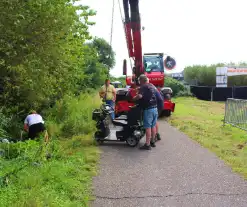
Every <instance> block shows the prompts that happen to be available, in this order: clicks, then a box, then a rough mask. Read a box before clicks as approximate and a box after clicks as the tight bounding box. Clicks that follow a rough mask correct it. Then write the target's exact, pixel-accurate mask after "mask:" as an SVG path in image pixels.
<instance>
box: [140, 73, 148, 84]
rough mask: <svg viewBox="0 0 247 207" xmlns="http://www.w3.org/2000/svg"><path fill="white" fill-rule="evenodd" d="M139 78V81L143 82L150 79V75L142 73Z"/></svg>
mask: <svg viewBox="0 0 247 207" xmlns="http://www.w3.org/2000/svg"><path fill="white" fill-rule="evenodd" d="M138 79H139V81H143V82H147V81H148V77H147V76H146V75H144V74H141V75H140V76H139V78H138Z"/></svg>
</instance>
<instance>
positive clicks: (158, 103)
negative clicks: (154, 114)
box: [148, 79, 164, 141]
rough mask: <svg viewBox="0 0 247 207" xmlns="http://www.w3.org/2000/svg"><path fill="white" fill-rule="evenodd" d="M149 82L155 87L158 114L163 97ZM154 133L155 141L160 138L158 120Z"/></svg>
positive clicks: (162, 105)
mask: <svg viewBox="0 0 247 207" xmlns="http://www.w3.org/2000/svg"><path fill="white" fill-rule="evenodd" d="M148 83H149V79H148ZM149 84H151V85H152V86H153V87H154V88H155V97H156V101H157V109H158V115H159V113H160V112H161V111H163V109H164V99H163V97H162V95H161V94H160V91H159V90H158V89H157V88H156V87H155V86H154V85H153V84H152V83H149ZM155 127H156V135H155V141H159V140H161V137H160V134H159V126H158V122H156V126H155Z"/></svg>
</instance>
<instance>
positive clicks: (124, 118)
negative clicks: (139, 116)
mask: <svg viewBox="0 0 247 207" xmlns="http://www.w3.org/2000/svg"><path fill="white" fill-rule="evenodd" d="M127 119H128V118H127V115H121V116H119V117H117V118H115V120H127Z"/></svg>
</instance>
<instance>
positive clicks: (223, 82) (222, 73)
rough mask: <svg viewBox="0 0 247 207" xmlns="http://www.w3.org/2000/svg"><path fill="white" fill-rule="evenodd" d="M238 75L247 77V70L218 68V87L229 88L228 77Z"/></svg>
mask: <svg viewBox="0 0 247 207" xmlns="http://www.w3.org/2000/svg"><path fill="white" fill-rule="evenodd" d="M237 75H247V68H228V67H217V68H216V87H227V77H228V76H237Z"/></svg>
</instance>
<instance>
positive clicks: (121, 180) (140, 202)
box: [92, 121, 247, 207]
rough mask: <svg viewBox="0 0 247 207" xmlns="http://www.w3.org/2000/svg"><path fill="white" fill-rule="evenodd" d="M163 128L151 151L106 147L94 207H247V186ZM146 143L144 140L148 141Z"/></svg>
mask: <svg viewBox="0 0 247 207" xmlns="http://www.w3.org/2000/svg"><path fill="white" fill-rule="evenodd" d="M159 123H160V133H161V135H162V140H161V141H159V142H158V143H157V147H156V148H153V149H152V150H151V151H140V150H139V149H137V148H130V147H128V146H126V145H125V144H124V143H122V144H121V143H116V144H114V143H109V144H104V145H103V146H102V151H103V153H102V156H101V164H100V174H99V176H98V177H95V179H94V195H95V197H96V200H95V201H94V202H93V203H92V206H94V207H161V206H171V207H180V206H181V207H194V206H195V207H201V206H203V207H204V206H205V207H247V182H246V181H244V179H243V178H241V177H240V176H239V175H237V174H235V173H233V172H232V171H231V169H230V168H229V167H227V166H226V165H225V164H224V162H223V161H221V160H220V159H219V158H217V157H216V156H215V155H214V154H213V153H211V152H209V151H208V150H207V149H205V148H203V147H201V146H200V145H199V144H198V143H196V142H195V141H193V140H191V139H190V138H188V137H187V136H186V135H184V134H182V133H180V132H179V131H178V130H177V129H175V128H173V127H171V126H170V125H169V124H167V123H166V122H165V121H161V122H159ZM143 141H144V140H142V142H143Z"/></svg>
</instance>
